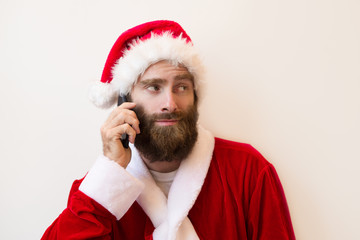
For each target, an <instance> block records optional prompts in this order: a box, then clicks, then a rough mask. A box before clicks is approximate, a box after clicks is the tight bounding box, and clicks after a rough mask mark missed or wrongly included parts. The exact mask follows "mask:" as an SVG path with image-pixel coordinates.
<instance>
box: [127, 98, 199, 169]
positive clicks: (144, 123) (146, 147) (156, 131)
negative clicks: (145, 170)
mask: <svg viewBox="0 0 360 240" xmlns="http://www.w3.org/2000/svg"><path fill="white" fill-rule="evenodd" d="M134 111H135V112H136V115H137V117H138V119H139V121H140V132H141V133H140V134H138V135H137V136H136V139H135V143H134V145H135V147H136V148H137V149H138V151H139V153H140V155H142V156H143V157H145V158H146V159H147V160H149V161H150V162H156V161H168V162H170V161H181V160H183V159H185V158H186V157H187V156H188V155H189V154H190V152H191V150H192V149H193V147H194V145H195V142H196V140H197V136H198V132H197V120H198V116H199V114H198V111H197V105H196V104H194V105H193V106H190V107H189V108H188V109H187V110H186V111H183V112H173V113H158V114H146V113H145V111H144V108H143V107H142V106H137V107H136V108H135V109H134ZM159 119H177V120H178V122H177V123H176V124H174V125H170V126H158V125H156V123H155V122H156V120H159Z"/></svg>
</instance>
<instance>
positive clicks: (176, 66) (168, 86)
mask: <svg viewBox="0 0 360 240" xmlns="http://www.w3.org/2000/svg"><path fill="white" fill-rule="evenodd" d="M203 80H204V79H203V67H202V64H201V61H200V58H199V56H198V54H197V52H196V50H195V49H194V47H193V44H192V42H191V39H190V37H189V36H188V35H187V34H186V32H185V31H184V30H183V29H182V28H181V26H180V25H179V24H177V23H175V22H172V21H155V22H149V23H145V24H142V25H140V26H137V27H135V28H132V29H130V30H128V31H126V32H125V33H123V34H122V35H121V36H120V37H119V38H118V40H117V41H116V42H115V44H114V46H113V48H112V49H111V51H110V54H109V56H108V59H107V62H106V64H105V68H104V71H103V75H102V79H101V82H100V83H99V84H97V85H96V86H95V87H94V89H93V90H92V95H91V99H92V101H93V102H94V103H95V104H96V105H97V106H99V107H110V106H112V105H113V104H115V103H116V100H117V98H118V97H119V96H127V100H128V102H124V103H122V104H121V105H120V106H118V107H116V108H115V109H114V110H113V111H112V113H111V114H110V115H109V117H108V119H107V120H106V122H105V123H104V124H103V126H102V128H101V135H102V142H103V154H101V155H100V156H99V158H98V160H97V161H96V163H95V164H94V166H93V167H92V169H91V170H90V171H89V172H88V174H87V175H86V177H85V178H84V179H81V180H78V181H75V182H74V184H73V187H72V189H71V192H70V196H69V201H68V206H67V208H66V209H65V210H64V212H63V213H62V214H60V216H59V217H58V218H57V219H56V221H55V222H54V223H53V224H52V225H51V226H50V227H49V228H48V229H47V231H46V232H45V234H44V236H43V239H134V240H137V239H159V240H175V239H177V240H183V239H210V240H211V239H277V240H279V239H280V240H281V239H295V236H294V232H293V228H292V224H291V220H290V214H289V210H288V207H287V203H286V199H285V195H284V192H283V189H282V186H281V183H280V180H279V178H278V176H277V174H276V171H275V169H274V167H273V166H272V165H271V164H270V163H269V162H268V161H267V160H265V159H264V158H263V156H262V155H261V154H260V153H258V152H257V151H256V150H255V149H254V148H252V147H251V146H250V145H247V144H242V143H236V142H231V141H227V140H223V139H219V138H214V137H213V136H212V134H211V133H210V132H209V131H207V130H205V129H204V128H203V127H201V125H199V124H198V111H197V105H198V101H199V100H200V99H201V97H202V94H201V89H202V87H201V85H202V83H203ZM124 135H127V138H128V140H129V141H130V148H127V147H126V144H125V143H124V142H123V141H122V140H123V136H124Z"/></svg>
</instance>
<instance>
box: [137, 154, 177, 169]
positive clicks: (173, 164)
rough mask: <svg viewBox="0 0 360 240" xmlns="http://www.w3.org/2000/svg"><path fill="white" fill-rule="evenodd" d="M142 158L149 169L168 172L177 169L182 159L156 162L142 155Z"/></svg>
mask: <svg viewBox="0 0 360 240" xmlns="http://www.w3.org/2000/svg"><path fill="white" fill-rule="evenodd" d="M141 158H142V160H143V161H144V163H145V165H146V166H147V168H148V169H150V170H153V171H156V172H161V173H168V172H172V171H175V170H176V169H178V168H179V167H180V163H181V161H170V162H168V161H156V162H150V161H149V160H148V159H146V158H144V157H143V156H141Z"/></svg>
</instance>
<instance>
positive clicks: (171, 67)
mask: <svg viewBox="0 0 360 240" xmlns="http://www.w3.org/2000/svg"><path fill="white" fill-rule="evenodd" d="M147 79H164V80H169V79H171V80H183V79H188V80H191V81H193V75H192V74H191V73H190V72H189V71H188V70H187V68H186V67H184V66H183V65H176V64H173V63H170V62H168V61H165V60H164V61H160V62H157V63H155V64H152V65H151V66H150V67H148V68H147V69H146V70H145V72H144V73H143V74H142V75H140V77H139V79H138V81H143V80H147Z"/></svg>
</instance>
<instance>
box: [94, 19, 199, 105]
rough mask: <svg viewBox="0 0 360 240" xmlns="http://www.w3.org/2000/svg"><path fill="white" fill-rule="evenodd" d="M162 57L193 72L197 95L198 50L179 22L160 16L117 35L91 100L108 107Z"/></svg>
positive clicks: (129, 89)
mask: <svg viewBox="0 0 360 240" xmlns="http://www.w3.org/2000/svg"><path fill="white" fill-rule="evenodd" d="M162 60H168V61H169V62H170V63H172V64H174V65H178V64H181V65H182V66H184V67H186V68H187V70H188V71H189V72H190V73H191V74H192V75H193V76H194V85H195V91H196V94H197V96H198V97H199V93H200V92H199V89H200V88H199V86H200V84H201V82H202V78H203V72H204V71H203V66H202V62H201V59H200V57H199V54H198V53H197V51H196V49H195V48H194V47H193V44H192V41H191V39H190V37H189V36H188V35H187V34H186V32H185V31H184V29H183V28H182V27H181V26H180V25H179V24H178V23H176V22H173V21H165V20H161V21H153V22H147V23H144V24H141V25H139V26H136V27H134V28H131V29H129V30H127V31H126V32H124V33H123V34H121V35H120V37H119V38H118V39H117V40H116V42H115V44H114V46H113V47H112V49H111V51H110V53H109V56H108V58H107V60H106V63H105V67H104V70H103V73H102V77H101V81H100V82H97V83H95V84H94V85H93V86H92V88H91V89H90V100H91V101H92V102H93V103H94V104H95V105H96V106H97V107H101V108H109V107H111V106H112V105H113V104H115V103H116V101H117V97H118V96H119V94H120V95H127V94H128V93H130V91H131V88H132V86H133V85H134V84H135V83H136V81H137V79H138V77H139V76H140V75H141V74H142V73H144V72H145V70H146V69H147V68H148V67H149V66H151V65H152V64H154V63H157V62H159V61H162Z"/></svg>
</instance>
